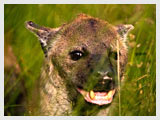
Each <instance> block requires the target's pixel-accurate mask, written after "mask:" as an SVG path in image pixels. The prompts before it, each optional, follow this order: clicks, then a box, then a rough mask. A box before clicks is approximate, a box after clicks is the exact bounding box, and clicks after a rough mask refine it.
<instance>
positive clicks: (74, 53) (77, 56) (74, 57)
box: [69, 50, 83, 61]
mask: <svg viewBox="0 0 160 120" xmlns="http://www.w3.org/2000/svg"><path fill="white" fill-rule="evenodd" d="M69 54H70V57H71V59H72V60H74V61H76V60H79V59H80V58H81V57H82V56H83V52H81V51H78V50H75V51H72V52H70V53H69Z"/></svg>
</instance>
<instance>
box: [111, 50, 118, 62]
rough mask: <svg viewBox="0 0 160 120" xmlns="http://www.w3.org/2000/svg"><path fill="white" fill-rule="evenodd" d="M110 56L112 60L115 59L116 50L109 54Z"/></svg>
mask: <svg viewBox="0 0 160 120" xmlns="http://www.w3.org/2000/svg"><path fill="white" fill-rule="evenodd" d="M110 57H111V58H113V59H114V60H117V58H118V56H117V52H112V53H111V54H110Z"/></svg>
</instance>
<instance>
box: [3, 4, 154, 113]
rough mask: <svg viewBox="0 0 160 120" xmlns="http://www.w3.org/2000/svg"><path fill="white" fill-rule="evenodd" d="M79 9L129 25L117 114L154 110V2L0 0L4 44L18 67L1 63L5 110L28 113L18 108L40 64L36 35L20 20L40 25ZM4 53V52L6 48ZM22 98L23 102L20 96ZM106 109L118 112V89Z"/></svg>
mask: <svg viewBox="0 0 160 120" xmlns="http://www.w3.org/2000/svg"><path fill="white" fill-rule="evenodd" d="M79 13H86V14H89V15H91V16H94V17H98V18H100V19H103V20H106V21H108V22H109V23H111V24H114V25H118V24H132V25H134V27H135V29H134V30H133V31H132V34H133V35H134V36H135V38H134V39H132V37H130V39H129V40H128V44H129V48H128V49H129V58H128V64H127V67H126V73H125V80H124V81H125V82H124V83H123V84H122V86H121V115H122V116H130V115H131V116H132V115H133V116H148V115H149V116H153V115H156V5H5V8H4V21H5V29H4V31H5V49H7V47H6V46H11V47H12V49H13V53H14V55H15V57H16V63H17V64H18V65H19V67H20V72H19V73H18V75H17V74H16V73H15V67H11V68H7V67H5V84H4V88H5V93H4V96H5V107H4V108H5V109H4V110H5V115H27V112H26V111H25V110H24V111H22V112H17V111H18V109H19V108H20V109H21V107H23V106H24V107H26V104H27V103H28V101H29V100H30V99H31V93H32V91H33V89H34V84H35V81H37V80H38V79H39V76H40V68H41V66H42V64H43V59H44V55H43V52H42V50H41V47H40V44H39V41H38V40H37V38H36V37H35V36H34V35H32V34H31V33H30V32H29V31H28V30H26V28H25V25H24V22H25V21H27V20H32V21H34V22H35V23H38V24H40V25H44V26H49V27H58V26H60V25H62V24H63V23H66V22H69V21H71V20H73V19H74V18H75V17H76V15H77V14H79ZM5 55H6V56H7V55H8V54H7V50H5ZM9 57H10V56H9ZM9 60H12V59H9ZM5 61H6V59H5ZM12 68H13V69H12ZM12 80H14V81H12ZM21 98H25V100H26V102H19V101H18V100H20V99H21ZM21 101H23V99H22V100H21ZM110 115H114V116H118V115H119V104H118V95H117V96H116V99H114V101H113V107H112V109H111V111H110Z"/></svg>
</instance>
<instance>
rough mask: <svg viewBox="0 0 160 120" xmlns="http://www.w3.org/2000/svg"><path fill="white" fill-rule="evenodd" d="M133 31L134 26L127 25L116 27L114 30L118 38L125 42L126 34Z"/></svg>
mask: <svg viewBox="0 0 160 120" xmlns="http://www.w3.org/2000/svg"><path fill="white" fill-rule="evenodd" d="M133 29H134V26H133V25H131V24H129V25H118V26H116V30H117V32H118V33H119V35H120V37H121V38H122V39H123V40H124V41H125V40H126V37H127V35H128V33H129V32H130V31H131V30H133Z"/></svg>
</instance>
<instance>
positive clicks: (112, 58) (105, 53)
mask: <svg viewBox="0 0 160 120" xmlns="http://www.w3.org/2000/svg"><path fill="white" fill-rule="evenodd" d="M26 27H27V28H28V29H29V30H31V31H32V32H34V33H35V34H36V35H37V36H38V37H39V40H40V43H41V46H42V49H43V51H44V53H45V56H46V59H49V60H51V61H52V64H53V66H54V69H53V71H54V70H57V71H58V73H59V76H60V77H62V78H63V80H65V82H66V84H67V85H68V89H70V87H71V85H72V86H73V88H74V89H71V90H69V91H70V96H71V97H72V98H74V96H75V95H73V94H72V92H73V91H74V90H75V91H77V92H73V93H76V94H81V95H82V96H83V97H84V99H85V100H86V101H87V102H90V103H93V104H98V105H105V104H109V103H111V102H112V98H113V96H114V94H115V92H116V86H117V63H118V62H117V60H118V58H119V66H120V67H119V68H120V69H119V72H120V77H122V76H123V72H124V66H125V64H126V62H127V47H126V44H125V40H126V36H127V34H128V32H129V31H130V30H132V29H133V26H132V25H119V26H113V25H111V24H109V23H108V22H106V21H103V20H100V19H97V18H93V17H91V16H87V15H84V14H81V15H79V16H78V17H77V18H76V19H75V20H74V21H73V22H71V23H70V24H65V25H62V26H61V27H59V28H46V27H40V26H38V25H36V24H35V23H33V22H31V21H30V22H27V23H26ZM117 45H118V46H119V47H117ZM117 48H118V49H119V57H118V56H117Z"/></svg>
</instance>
